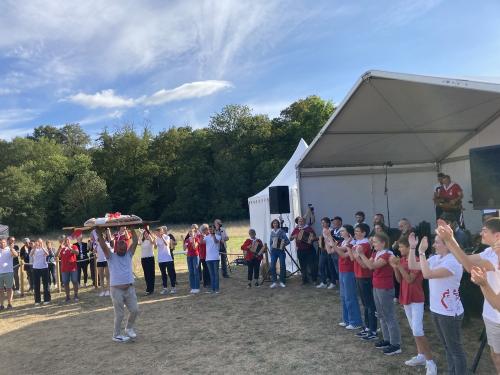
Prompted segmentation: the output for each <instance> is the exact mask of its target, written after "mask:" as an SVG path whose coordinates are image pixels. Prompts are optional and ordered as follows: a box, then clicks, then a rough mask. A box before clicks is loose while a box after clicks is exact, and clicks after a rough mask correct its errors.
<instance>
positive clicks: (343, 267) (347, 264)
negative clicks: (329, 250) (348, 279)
mask: <svg viewBox="0 0 500 375" xmlns="http://www.w3.org/2000/svg"><path fill="white" fill-rule="evenodd" d="M342 246H345V245H344V244H342ZM347 246H348V247H352V245H347ZM354 263H355V262H353V261H352V260H351V258H349V256H347V257H345V258H342V257H341V256H340V255H339V272H354Z"/></svg>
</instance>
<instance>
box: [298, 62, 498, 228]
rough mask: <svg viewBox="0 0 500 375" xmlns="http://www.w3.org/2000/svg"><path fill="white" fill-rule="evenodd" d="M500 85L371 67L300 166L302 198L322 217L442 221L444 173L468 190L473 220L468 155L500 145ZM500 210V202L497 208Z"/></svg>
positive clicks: (473, 224) (474, 223)
mask: <svg viewBox="0 0 500 375" xmlns="http://www.w3.org/2000/svg"><path fill="white" fill-rule="evenodd" d="M499 116H500V85H499V84H493V83H486V82H476V81H470V80H459V79H450V78H437V77H427V76H417V75H410V74H398V73H388V72H380V71H370V72H367V73H365V74H364V75H363V76H361V78H360V79H359V80H358V81H357V83H356V84H355V86H354V87H353V89H352V90H351V91H350V92H349V93H348V95H347V97H346V98H345V99H344V101H343V102H342V103H341V104H340V106H339V107H338V108H337V110H336V111H335V112H334V114H333V115H332V117H331V118H330V119H329V120H328V121H327V123H326V124H325V125H324V126H323V128H322V129H321V131H320V132H319V134H318V135H317V136H316V138H315V139H314V141H313V142H312V144H311V145H310V147H309V149H308V150H307V151H306V153H305V154H304V156H303V157H302V158H301V160H300V161H299V162H298V163H297V170H298V173H297V176H298V188H299V197H300V203H301V206H302V208H303V209H305V208H306V205H307V204H308V203H312V204H313V205H314V206H315V207H316V215H317V217H323V216H329V217H332V216H333V215H338V216H342V217H343V219H344V222H345V223H352V222H353V221H354V217H353V216H354V212H356V211H358V210H362V211H364V212H365V213H366V215H367V221H368V223H370V222H371V217H372V216H373V215H374V214H375V213H378V212H381V213H384V214H385V215H386V222H387V221H388V220H387V207H386V195H385V181H386V178H385V177H386V175H385V173H386V171H387V191H388V197H389V209H390V218H389V219H390V222H391V226H393V227H394V226H396V225H397V221H398V219H399V218H402V217H406V218H408V219H409V220H410V221H411V222H412V223H414V224H417V223H418V222H420V221H422V220H426V221H429V222H431V223H434V219H435V214H434V206H433V202H432V194H433V190H434V189H433V187H434V186H435V184H436V183H437V181H436V172H437V171H443V172H444V173H447V174H450V176H451V178H452V180H454V181H456V182H457V183H459V184H460V185H461V186H462V188H463V190H464V201H463V203H464V208H465V211H464V216H465V223H466V225H467V226H468V227H469V228H470V229H473V230H477V229H478V228H479V226H480V217H481V216H480V212H478V211H473V209H472V204H471V203H470V202H469V201H471V200H472V195H471V183H470V178H471V177H470V168H469V161H468V152H469V149H470V148H473V147H481V146H488V145H495V144H500V119H499ZM492 208H496V207H492Z"/></svg>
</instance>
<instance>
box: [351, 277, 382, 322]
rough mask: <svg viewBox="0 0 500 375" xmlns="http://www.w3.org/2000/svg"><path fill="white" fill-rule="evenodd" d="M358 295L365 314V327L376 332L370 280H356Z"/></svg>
mask: <svg viewBox="0 0 500 375" xmlns="http://www.w3.org/2000/svg"><path fill="white" fill-rule="evenodd" d="M356 284H357V286H358V293H359V296H360V298H361V303H363V308H364V312H365V314H364V315H365V327H366V328H369V329H370V331H372V332H377V317H376V316H375V311H376V308H375V300H374V298H373V287H372V278H371V277H364V278H359V279H358V278H357V279H356Z"/></svg>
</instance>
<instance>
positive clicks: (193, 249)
mask: <svg viewBox="0 0 500 375" xmlns="http://www.w3.org/2000/svg"><path fill="white" fill-rule="evenodd" d="M199 243H200V238H199V237H198V236H196V237H194V238H193V241H191V237H188V238H186V239H185V240H184V244H185V245H186V250H187V256H188V257H197V256H199V255H200V252H199V248H200V244H199Z"/></svg>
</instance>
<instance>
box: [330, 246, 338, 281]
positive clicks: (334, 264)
mask: <svg viewBox="0 0 500 375" xmlns="http://www.w3.org/2000/svg"><path fill="white" fill-rule="evenodd" d="M329 255H330V259H329V260H330V264H331V266H330V267H331V272H332V278H331V279H330V282H332V283H335V280H338V282H339V283H340V272H339V255H338V254H337V253H333V254H329ZM334 272H335V275H334Z"/></svg>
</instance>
